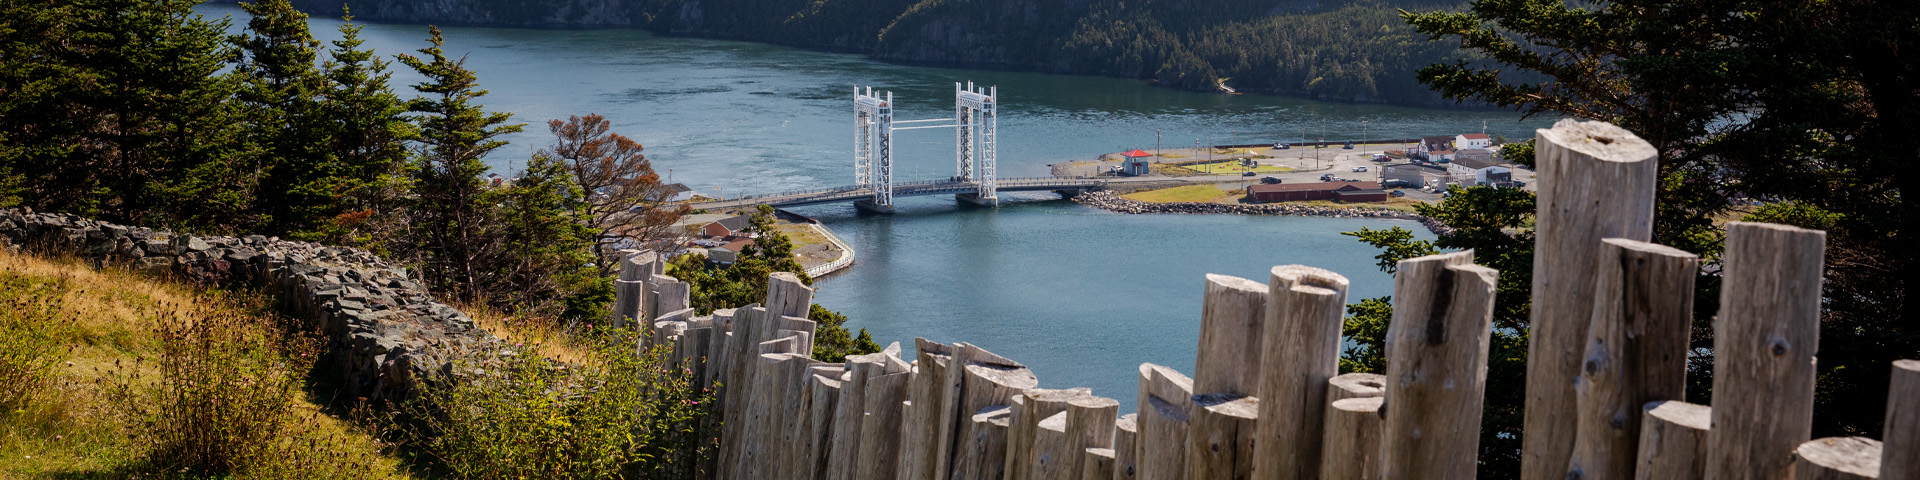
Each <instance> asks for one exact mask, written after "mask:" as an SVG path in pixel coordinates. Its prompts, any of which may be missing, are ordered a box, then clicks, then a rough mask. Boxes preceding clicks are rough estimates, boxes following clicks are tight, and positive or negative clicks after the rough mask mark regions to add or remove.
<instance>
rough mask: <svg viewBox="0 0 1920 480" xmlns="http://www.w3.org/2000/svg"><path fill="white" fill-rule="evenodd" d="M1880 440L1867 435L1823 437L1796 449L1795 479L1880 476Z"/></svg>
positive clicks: (1844, 479) (1852, 479) (1869, 478)
mask: <svg viewBox="0 0 1920 480" xmlns="http://www.w3.org/2000/svg"><path fill="white" fill-rule="evenodd" d="M1880 447H1881V445H1880V441H1879V440H1874V439H1871V438H1866V437H1836V438H1822V439H1817V440H1814V441H1810V442H1807V443H1802V444H1800V446H1799V447H1798V448H1795V449H1793V478H1794V480H1874V479H1876V478H1880V451H1881V448H1880Z"/></svg>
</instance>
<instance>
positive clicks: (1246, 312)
mask: <svg viewBox="0 0 1920 480" xmlns="http://www.w3.org/2000/svg"><path fill="white" fill-rule="evenodd" d="M1206 282H1207V286H1206V299H1205V300H1204V301H1203V302H1202V304H1201V309H1200V349H1199V351H1198V352H1197V353H1196V354H1195V355H1194V366H1193V388H1194V391H1197V392H1205V393H1236V394H1240V395H1253V394H1254V393H1255V391H1256V390H1258V389H1259V387H1260V376H1259V373H1260V372H1259V370H1258V369H1257V368H1256V367H1255V366H1257V365H1260V362H1259V360H1260V340H1261V336H1260V329H1261V324H1263V323H1265V322H1264V320H1265V317H1266V314H1267V286H1266V285H1261V284H1260V283H1259V282H1255V281H1252V280H1247V279H1244V278H1240V277H1230V276H1226V275H1215V274H1211V273H1209V274H1207V280H1206Z"/></svg>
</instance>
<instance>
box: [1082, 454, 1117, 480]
mask: <svg viewBox="0 0 1920 480" xmlns="http://www.w3.org/2000/svg"><path fill="white" fill-rule="evenodd" d="M1113 475H1114V473H1113V449H1111V448H1089V449H1087V450H1086V454H1085V455H1083V456H1081V457H1080V480H1111V479H1112V478H1113Z"/></svg>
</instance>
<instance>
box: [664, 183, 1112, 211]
mask: <svg viewBox="0 0 1920 480" xmlns="http://www.w3.org/2000/svg"><path fill="white" fill-rule="evenodd" d="M1107 182H1108V180H1106V179H1099V178H1089V177H1023V178H1002V179H999V180H998V181H996V182H995V188H994V191H997V192H1045V191H1086V190H1092V189H1096V188H1100V187H1104V186H1106V185H1107ZM979 191H980V184H979V183H978V182H971V181H953V180H930V181H919V182H904V183H895V184H893V196H894V197H895V198H899V197H916V196H922V195H952V194H961V193H976V192H979ZM868 198H873V189H871V188H866V187H856V186H848V187H835V188H823V189H818V190H802V191H797V192H781V193H769V194H765V195H749V196H745V197H739V198H730V199H726V200H715V201H711V202H700V203H695V204H692V205H691V206H692V207H693V208H696V209H706V210H715V209H724V208H733V207H744V206H750V205H767V206H773V207H795V206H800V205H814V204H821V203H833V202H851V201H855V200H863V199H868Z"/></svg>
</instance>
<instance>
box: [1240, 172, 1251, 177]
mask: <svg viewBox="0 0 1920 480" xmlns="http://www.w3.org/2000/svg"><path fill="white" fill-rule="evenodd" d="M1240 176H1242V177H1251V176H1253V172H1240Z"/></svg>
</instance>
